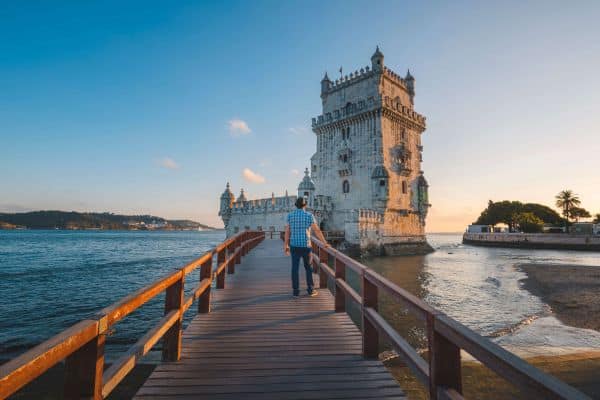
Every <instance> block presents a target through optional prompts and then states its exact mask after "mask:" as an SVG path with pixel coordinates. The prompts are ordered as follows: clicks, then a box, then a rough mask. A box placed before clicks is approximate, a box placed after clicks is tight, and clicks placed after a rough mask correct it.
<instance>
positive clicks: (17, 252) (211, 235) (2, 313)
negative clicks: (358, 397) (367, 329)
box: [0, 230, 600, 361]
mask: <svg viewBox="0 0 600 400" xmlns="http://www.w3.org/2000/svg"><path fill="white" fill-rule="evenodd" d="M223 239H224V232H222V231H216V232H148V231H135V232H132V231H34V230H25V231H0V359H7V358H11V357H14V356H15V355H17V354H19V353H21V352H23V351H24V350H26V349H27V348H30V347H32V346H34V345H35V344H37V343H39V342H41V341H43V340H45V339H47V338H48V337H50V336H51V335H53V334H55V333H58V332H60V331H61V330H63V329H65V328H66V327H68V326H70V325H72V324H73V323H75V322H77V321H79V320H81V319H83V318H86V317H87V316H89V315H91V314H93V313H94V312H95V311H98V310H100V309H101V308H103V307H105V306H108V305H110V304H111V303H113V302H115V301H117V300H119V299H120V298H122V297H124V296H126V295H128V294H130V293H131V292H133V291H134V290H136V289H138V288H140V287H142V286H144V285H146V284H148V283H149V282H151V281H152V280H154V279H157V278H159V277H160V276H162V275H164V274H166V273H168V272H170V271H172V269H173V268H175V267H178V266H182V265H183V264H185V263H186V262H188V261H190V260H192V259H194V258H196V257H197V256H199V255H200V254H201V253H203V252H204V251H206V250H208V249H209V248H211V247H213V246H214V245H216V244H217V243H219V242H220V241H222V240H223ZM428 240H429V241H430V243H431V244H432V245H433V247H434V248H435V249H436V251H435V252H434V253H432V254H429V255H426V256H411V257H385V258H373V259H369V260H365V261H364V262H365V263H366V264H367V265H369V266H370V267H372V268H374V269H375V270H377V271H378V272H380V273H381V274H383V275H384V276H386V277H388V278H389V279H391V280H392V281H394V282H395V283H397V284H399V285H400V286H402V287H404V288H406V289H407V290H409V291H411V292H413V293H415V294H416V295H418V296H419V297H421V298H423V299H425V300H426V301H427V302H429V303H430V304H432V305H433V306H434V307H437V308H439V309H440V310H441V311H443V312H446V313H447V314H449V315H451V316H452V317H454V318H456V319H458V320H459V321H461V322H462V323H464V324H466V325H467V326H469V327H470V328H472V329H474V330H475V331H477V332H479V333H481V334H483V335H485V336H490V337H493V338H494V340H496V341H498V342H499V343H501V344H502V345H506V346H507V347H510V346H519V345H523V346H528V347H535V346H540V347H544V346H545V347H553V348H560V347H598V348H600V334H599V333H597V332H595V331H589V330H582V329H576V328H572V327H567V326H564V325H563V324H561V323H560V322H558V321H557V320H555V319H554V318H553V317H552V316H551V314H550V312H549V308H548V306H547V305H545V304H544V303H543V302H542V301H541V300H540V299H539V298H537V297H535V296H533V295H531V294H530V293H529V292H528V291H526V290H525V289H523V288H522V287H521V282H520V280H522V279H523V278H525V274H524V273H523V272H521V271H519V269H518V268H517V267H516V265H517V264H519V263H539V264H544V263H552V264H560V263H564V264H581V265H600V257H599V256H598V253H580V252H570V251H549V250H536V251H533V250H521V249H497V248H481V247H472V246H463V245H462V244H461V243H460V242H461V236H460V235H458V234H432V235H428ZM197 278H198V277H197V274H192V275H190V277H189V279H187V280H186V286H187V287H188V288H192V287H193V286H194V285H195V283H196V282H197ZM162 304H163V297H162V296H158V297H157V298H156V299H155V300H153V301H151V302H149V303H148V304H147V305H145V306H144V307H142V308H141V309H140V310H138V311H136V312H135V313H133V314H132V315H130V316H128V317H127V318H125V319H124V320H123V321H121V322H120V323H119V324H117V325H116V326H115V329H114V330H113V331H112V332H111V335H110V336H109V337H108V340H107V357H108V359H109V361H110V360H111V359H114V358H115V357H117V356H118V355H119V353H120V352H121V351H123V350H125V349H126V348H127V347H128V346H129V345H131V344H133V343H134V342H135V341H136V339H137V338H139V337H140V336H142V335H143V334H144V333H145V332H146V330H147V329H148V328H150V327H151V326H152V325H153V324H154V323H155V322H157V321H158V319H160V317H161V314H162ZM381 309H382V313H384V315H385V316H386V318H387V319H388V320H390V321H391V322H392V323H393V325H394V326H395V327H396V328H397V329H398V330H399V331H400V332H402V334H404V335H406V336H408V337H409V338H410V340H411V341H412V342H413V343H414V344H415V345H419V344H421V342H422V330H419V329H418V328H416V327H415V326H418V324H416V322H417V321H416V320H414V318H412V317H411V316H410V315H407V313H406V312H405V310H403V309H402V308H400V307H398V306H397V305H395V304H393V303H392V302H391V301H389V299H388V300H386V299H385V298H384V299H382V306H381ZM187 314H188V315H187V320H189V319H190V318H191V317H192V316H193V312H189V313H187ZM150 359H156V354H154V355H153V356H151V357H150Z"/></svg>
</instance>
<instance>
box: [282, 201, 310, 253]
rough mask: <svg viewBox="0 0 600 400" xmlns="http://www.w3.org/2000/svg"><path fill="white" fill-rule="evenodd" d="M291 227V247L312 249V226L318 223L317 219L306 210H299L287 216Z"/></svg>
mask: <svg viewBox="0 0 600 400" xmlns="http://www.w3.org/2000/svg"><path fill="white" fill-rule="evenodd" d="M287 222H288V224H289V225H290V246H291V247H310V226H311V225H312V224H313V223H316V221H315V217H314V216H313V215H312V214H311V213H309V212H307V211H304V210H301V209H297V210H295V211H292V212H291V213H289V214H288V216H287Z"/></svg>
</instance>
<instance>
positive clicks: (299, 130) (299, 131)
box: [288, 126, 308, 135]
mask: <svg viewBox="0 0 600 400" xmlns="http://www.w3.org/2000/svg"><path fill="white" fill-rule="evenodd" d="M288 131H290V133H292V134H294V135H306V134H307V133H308V129H307V128H306V127H304V126H293V127H291V128H288Z"/></svg>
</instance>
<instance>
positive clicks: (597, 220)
mask: <svg viewBox="0 0 600 400" xmlns="http://www.w3.org/2000/svg"><path fill="white" fill-rule="evenodd" d="M594 223H595V224H600V213H598V214H595V215H594Z"/></svg>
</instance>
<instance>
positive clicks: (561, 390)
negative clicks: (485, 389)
mask: <svg viewBox="0 0 600 400" xmlns="http://www.w3.org/2000/svg"><path fill="white" fill-rule="evenodd" d="M312 247H313V252H312V264H313V268H314V270H315V271H316V272H317V273H318V274H319V278H320V279H319V282H320V287H321V288H322V289H325V288H328V286H329V282H330V281H331V282H334V285H333V287H331V288H330V289H332V291H333V292H334V296H335V311H337V312H345V311H346V300H348V299H349V300H350V301H352V302H354V303H355V304H357V305H358V306H359V307H360V318H361V320H362V321H361V323H362V340H363V355H364V356H365V357H377V355H378V353H379V338H380V336H381V337H383V338H384V339H385V340H386V341H387V342H389V344H390V345H391V346H392V347H393V348H394V349H395V350H396V352H397V353H398V356H399V357H400V358H402V360H403V361H404V362H405V364H406V365H407V366H408V367H409V368H410V369H411V371H412V372H413V374H414V375H415V377H416V378H417V379H418V380H419V381H420V382H421V383H422V384H423V385H425V387H427V388H428V389H429V395H430V398H431V399H450V400H456V399H463V397H462V379H461V357H460V351H461V349H463V350H465V351H466V352H467V353H469V354H471V355H472V356H473V357H475V358H476V359H477V360H479V361H480V362H481V363H482V364H483V365H485V366H487V367H488V368H489V369H491V370H492V371H494V372H495V373H497V374H498V375H499V376H501V377H503V378H504V379H506V380H507V381H508V382H510V383H512V384H513V385H514V386H516V387H518V388H519V389H520V390H521V391H522V392H523V394H524V396H527V397H524V398H528V399H530V398H536V399H589V397H587V396H586V395H585V394H583V393H581V392H579V391H577V390H576V389H575V388H573V387H571V386H569V385H567V384H566V383H564V382H562V381H560V380H558V379H556V378H554V377H552V376H550V375H548V374H545V373H543V372H542V371H540V370H539V369H537V368H535V367H533V366H532V365H530V364H528V363H527V362H525V361H524V360H522V359H521V358H519V357H517V356H516V355H514V354H512V353H510V352H508V351H506V350H504V349H503V348H502V347H500V346H498V345H497V344H495V343H493V342H491V341H490V340H488V339H486V338H484V337H483V336H480V335H479V334H477V333H475V332H473V331H472V330H471V329H469V328H467V327H466V326H464V325H462V324H461V323H459V322H458V321H456V320H454V319H452V318H450V317H449V316H447V315H446V314H444V313H442V312H440V311H438V310H436V309H434V308H433V307H431V306H430V305H428V304H427V303H425V302H424V301H423V300H421V299H419V298H417V297H416V296H414V295H412V294H411V293H409V292H407V291H406V290H404V289H402V288H401V287H399V286H397V285H396V284H394V283H392V282H391V281H389V280H388V279H386V278H384V277H383V276H381V275H379V274H377V273H376V272H374V271H373V270H371V269H369V268H367V267H366V266H364V265H363V264H361V263H359V262H357V261H356V260H353V259H352V258H350V257H348V256H346V255H345V254H343V253H341V252H339V251H337V250H335V249H333V248H331V247H325V246H323V244H322V243H321V242H319V241H318V240H316V239H312ZM329 264H331V265H332V266H333V267H330V266H329ZM347 269H350V270H352V271H354V272H355V273H356V274H357V275H358V276H359V278H360V290H359V292H357V291H355V290H354V289H353V288H352V287H351V286H350V285H349V284H348V282H347V281H346V271H347ZM380 292H381V293H386V294H388V295H389V296H391V298H392V299H393V300H394V301H395V302H397V303H400V304H402V305H404V306H405V307H406V308H407V309H408V311H409V312H410V313H411V314H414V315H415V316H416V317H418V318H419V319H420V320H422V321H423V322H424V324H425V327H426V336H427V342H428V352H427V354H428V360H425V359H424V358H423V357H422V356H421V355H420V354H419V353H418V352H417V350H416V349H414V348H413V347H412V346H411V345H410V344H409V343H408V342H407V341H406V339H404V338H403V337H402V336H401V335H400V334H399V333H398V332H397V331H396V330H395V329H394V328H393V327H392V326H391V325H390V324H389V323H388V322H387V321H386V320H385V318H384V317H383V316H382V315H381V314H379V312H378V304H379V294H380Z"/></svg>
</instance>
